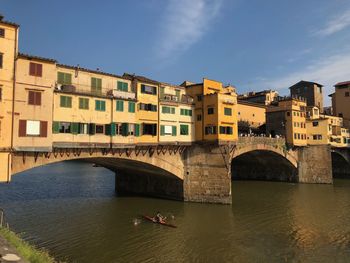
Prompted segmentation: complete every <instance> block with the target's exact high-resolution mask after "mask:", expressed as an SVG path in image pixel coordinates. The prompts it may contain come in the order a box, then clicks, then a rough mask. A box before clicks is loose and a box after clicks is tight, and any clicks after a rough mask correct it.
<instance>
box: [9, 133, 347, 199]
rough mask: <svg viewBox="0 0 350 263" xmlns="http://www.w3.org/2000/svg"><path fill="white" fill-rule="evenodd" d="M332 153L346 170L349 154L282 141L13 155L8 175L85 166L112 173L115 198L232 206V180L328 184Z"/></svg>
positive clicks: (250, 140) (248, 139)
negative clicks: (77, 163)
mask: <svg viewBox="0 0 350 263" xmlns="http://www.w3.org/2000/svg"><path fill="white" fill-rule="evenodd" d="M331 152H332V156H333V155H336V156H338V155H340V156H341V157H339V156H338V157H339V158H343V159H341V160H342V161H344V160H345V165H349V163H350V162H349V160H350V158H349V151H348V150H339V149H330V147H329V146H309V147H299V148H287V147H286V145H285V141H284V140H283V139H274V138H266V137H240V138H239V140H238V142H236V143H234V144H218V143H198V144H192V145H187V146H186V145H149V146H134V147H128V148H118V149H105V148H92V149H91V148H79V149H76V148H75V149H73V148H55V149H54V150H53V151H52V152H15V153H13V155H12V165H11V167H12V174H16V173H19V172H22V171H25V170H28V169H31V168H34V167H37V166H41V165H45V164H50V163H54V162H60V161H68V160H83V161H87V162H91V163H95V164H97V165H100V166H103V167H106V168H108V169H110V170H112V171H114V172H115V174H116V180H115V182H116V183H115V184H116V185H115V186H116V192H117V194H118V195H124V194H127V195H130V194H136V195H150V196H156V197H164V198H170V199H177V200H184V201H194V202H211V203H231V202H232V200H231V181H232V179H254V180H261V179H263V180H279V181H289V182H303V183H332V158H331ZM344 156H345V157H344ZM337 160H338V159H337ZM338 164H339V160H338V161H336V163H334V158H333V165H338ZM343 164H344V163H343ZM342 167H343V166H342ZM338 170H339V171H338V173H339V174H342V175H344V174H345V175H346V173H344V172H345V171H346V168H342V169H338Z"/></svg>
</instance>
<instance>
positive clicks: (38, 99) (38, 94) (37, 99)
mask: <svg viewBox="0 0 350 263" xmlns="http://www.w3.org/2000/svg"><path fill="white" fill-rule="evenodd" d="M34 95H35V96H34V98H35V99H34V103H35V105H41V92H34Z"/></svg>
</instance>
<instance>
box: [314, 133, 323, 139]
mask: <svg viewBox="0 0 350 263" xmlns="http://www.w3.org/2000/svg"><path fill="white" fill-rule="evenodd" d="M312 139H313V140H322V135H321V134H313V135H312Z"/></svg>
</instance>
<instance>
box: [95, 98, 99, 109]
mask: <svg viewBox="0 0 350 263" xmlns="http://www.w3.org/2000/svg"><path fill="white" fill-rule="evenodd" d="M99 109H100V101H99V100H95V110H99Z"/></svg>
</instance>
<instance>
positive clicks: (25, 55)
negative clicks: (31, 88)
mask: <svg viewBox="0 0 350 263" xmlns="http://www.w3.org/2000/svg"><path fill="white" fill-rule="evenodd" d="M18 57H19V58H26V59H29V60H32V59H34V60H41V61H44V62H49V63H57V60H55V59H52V58H44V57H39V56H33V55H28V54H24V53H18Z"/></svg>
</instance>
